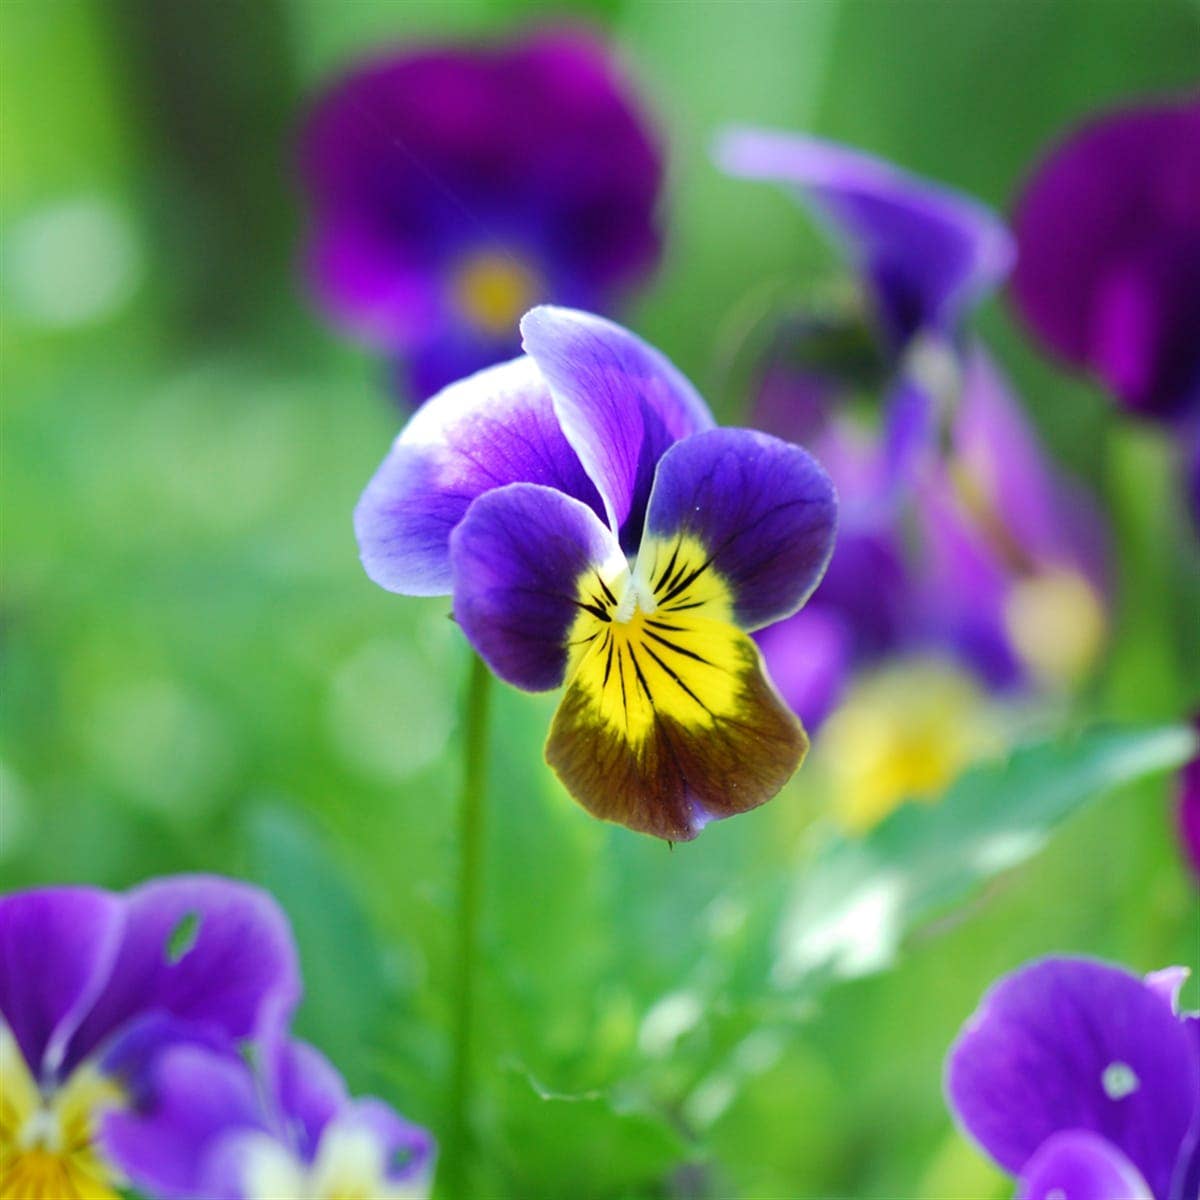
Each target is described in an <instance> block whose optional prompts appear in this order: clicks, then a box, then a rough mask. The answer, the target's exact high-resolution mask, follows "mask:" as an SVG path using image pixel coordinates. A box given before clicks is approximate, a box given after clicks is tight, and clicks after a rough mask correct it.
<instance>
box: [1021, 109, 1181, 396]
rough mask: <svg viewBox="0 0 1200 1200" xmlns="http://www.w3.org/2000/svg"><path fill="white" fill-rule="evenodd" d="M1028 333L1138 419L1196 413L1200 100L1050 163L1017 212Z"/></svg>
mask: <svg viewBox="0 0 1200 1200" xmlns="http://www.w3.org/2000/svg"><path fill="white" fill-rule="evenodd" d="M1016 230H1017V240H1018V245H1019V249H1020V255H1019V259H1018V262H1017V268H1016V272H1015V274H1014V278H1013V292H1014V296H1015V298H1016V302H1017V307H1018V308H1019V310H1020V311H1021V313H1022V315H1023V316H1024V317H1025V319H1026V321H1027V322H1028V323H1029V326H1030V328H1031V329H1032V330H1033V331H1034V333H1036V334H1037V335H1038V336H1039V337H1040V338H1041V339H1042V340H1043V341H1044V342H1045V344H1046V345H1047V346H1049V347H1050V348H1051V349H1052V350H1053V351H1055V352H1056V353H1057V354H1059V355H1060V356H1061V357H1062V358H1064V359H1065V360H1066V361H1067V362H1069V363H1072V364H1073V365H1075V366H1076V367H1079V368H1080V369H1083V370H1087V371H1090V372H1092V373H1094V374H1095V375H1096V376H1098V377H1099V378H1100V379H1101V380H1102V381H1103V383H1104V384H1105V386H1106V387H1107V388H1108V389H1109V390H1110V391H1111V392H1112V393H1113V395H1114V396H1116V397H1117V399H1119V400H1120V401H1121V402H1122V403H1123V404H1125V405H1126V406H1128V407H1129V408H1130V409H1131V410H1133V411H1135V412H1139V413H1143V414H1145V415H1147V416H1154V417H1171V416H1174V415H1177V414H1180V413H1182V412H1184V411H1186V410H1187V409H1189V408H1194V407H1195V406H1196V405H1198V404H1200V96H1194V97H1191V98H1188V99H1186V100H1182V101H1179V102H1176V103H1159V104H1155V105H1149V106H1143V107H1137V108H1126V109H1121V110H1118V111H1115V112H1111V113H1108V114H1106V115H1104V116H1101V117H1098V118H1096V119H1094V120H1092V121H1090V122H1088V123H1087V124H1085V125H1084V126H1083V127H1082V128H1080V129H1078V130H1076V131H1075V132H1073V133H1072V134H1070V135H1069V136H1068V137H1066V138H1065V139H1064V140H1063V141H1061V142H1060V143H1058V144H1057V145H1056V146H1054V147H1053V149H1052V150H1051V151H1050V153H1049V155H1048V156H1047V157H1046V159H1045V160H1044V161H1043V162H1042V163H1041V165H1040V166H1039V167H1038V168H1037V170H1036V171H1035V172H1034V174H1033V176H1032V178H1031V179H1030V181H1029V183H1028V184H1027V186H1026V189H1025V192H1024V194H1023V196H1022V197H1021V199H1020V201H1019V203H1018V205H1017V215H1016Z"/></svg>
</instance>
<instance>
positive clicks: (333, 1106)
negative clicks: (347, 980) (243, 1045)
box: [103, 1034, 434, 1200]
mask: <svg viewBox="0 0 1200 1200" xmlns="http://www.w3.org/2000/svg"><path fill="white" fill-rule="evenodd" d="M255 1063H256V1065H255V1066H252V1065H251V1063H250V1062H248V1061H247V1059H246V1058H245V1057H244V1056H239V1055H236V1054H231V1053H229V1052H228V1050H222V1049H218V1048H214V1047H212V1046H206V1045H199V1044H187V1043H185V1042H180V1043H176V1044H173V1045H170V1046H168V1047H167V1048H166V1049H165V1050H163V1051H161V1052H160V1053H158V1054H157V1055H156V1056H155V1057H154V1059H153V1061H152V1063H151V1066H150V1069H149V1070H148V1071H146V1072H145V1078H144V1082H143V1086H142V1096H141V1098H140V1102H139V1103H138V1104H137V1105H134V1106H130V1107H128V1108H126V1109H124V1110H121V1111H118V1112H114V1113H110V1114H109V1115H108V1116H107V1117H106V1118H105V1121H104V1130H103V1136H104V1143H105V1145H106V1147H107V1148H108V1151H109V1153H110V1154H111V1155H112V1156H113V1158H114V1159H115V1160H116V1162H118V1163H119V1164H120V1165H121V1167H122V1168H123V1170H124V1172H125V1174H126V1175H127V1176H128V1178H129V1179H130V1180H132V1182H133V1183H134V1184H135V1185H136V1186H137V1187H139V1188H140V1189H142V1190H143V1191H145V1192H147V1193H148V1194H151V1195H153V1196H155V1197H158V1198H159V1200H284V1198H285V1197H286V1200H423V1198H424V1197H426V1196H428V1195H429V1187H430V1182H431V1178H432V1173H433V1157H434V1147H433V1140H432V1138H431V1137H430V1135H429V1134H428V1133H427V1132H426V1131H425V1130H424V1129H422V1128H420V1127H419V1126H416V1125H413V1124H411V1123H410V1122H408V1121H406V1120H404V1119H403V1118H402V1117H400V1116H399V1115H398V1114H397V1113H396V1112H395V1111H394V1110H393V1109H392V1108H391V1107H389V1106H388V1105H387V1104H385V1103H384V1102H383V1101H381V1100H376V1099H371V1098H367V1099H351V1098H350V1097H349V1095H348V1094H347V1092H346V1086H345V1084H344V1083H343V1081H342V1079H341V1077H340V1076H339V1075H338V1073H337V1071H336V1070H335V1069H334V1068H333V1067H332V1066H331V1065H330V1063H329V1062H328V1061H327V1060H326V1059H325V1058H324V1057H323V1056H322V1055H321V1054H319V1053H318V1052H317V1051H316V1050H314V1049H313V1048H312V1047H311V1046H309V1045H306V1044H305V1043H303V1042H296V1041H291V1040H289V1039H287V1038H284V1037H281V1036H279V1035H277V1034H276V1035H271V1036H267V1037H266V1038H265V1039H264V1040H263V1042H262V1043H261V1045H260V1046H259V1047H258V1054H257V1055H256V1056H255Z"/></svg>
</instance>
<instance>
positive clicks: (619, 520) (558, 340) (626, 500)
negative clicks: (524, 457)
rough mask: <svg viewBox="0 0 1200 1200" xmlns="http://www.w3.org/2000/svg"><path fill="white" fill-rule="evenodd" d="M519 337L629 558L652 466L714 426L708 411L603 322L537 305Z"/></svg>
mask: <svg viewBox="0 0 1200 1200" xmlns="http://www.w3.org/2000/svg"><path fill="white" fill-rule="evenodd" d="M521 334H522V337H523V338H524V345H525V349H526V351H527V352H528V353H529V355H530V356H531V357H532V358H533V360H534V361H535V362H536V363H537V366H538V369H539V370H540V371H541V373H542V377H543V378H544V379H545V381H546V383H547V384H548V385H549V388H550V392H551V395H553V397H554V407H555V410H556V412H557V413H558V419H559V421H560V423H561V425H562V429H563V432H564V433H565V434H566V437H567V440H568V441H569V442H570V443H571V445H572V446H574V447H575V451H576V453H577V454H578V455H579V459H580V461H581V462H582V463H583V465H584V468H585V469H586V470H587V473H588V475H589V476H590V478H591V479H592V480H593V482H594V483H595V485H596V487H597V489H598V490H599V492H600V494H601V496H603V497H604V506H605V510H606V512H607V514H608V520H609V524H610V525H611V526H612V528H613V529H614V531H619V532H620V538H621V544H622V546H623V547H624V548H625V549H626V551H632V550H633V549H634V548H635V547H636V546H637V543H638V541H639V540H640V537H641V531H642V521H643V518H644V515H645V510H646V503H647V501H648V500H649V498H650V488H651V485H652V484H653V482H654V469H655V467H656V466H657V465H658V460H659V459H660V458H661V457H662V456H663V454H664V453H665V451H666V450H667V448H668V447H669V446H671V445H672V444H673V443H674V442H676V441H678V440H679V439H680V438H685V437H687V436H689V435H690V434H693V433H696V432H698V431H700V430H703V429H708V428H710V427H711V426H712V424H713V419H712V414H711V413H710V412H709V411H708V407H707V405H706V404H705V403H704V401H703V400H702V399H701V398H700V396H699V394H698V393H697V392H696V390H695V388H693V387H692V385H691V384H690V383H689V382H688V381H687V380H686V379H685V378H684V377H683V375H681V374H680V373H679V371H677V370H676V369H675V367H674V366H672V365H671V363H670V362H669V361H668V360H667V359H666V358H665V357H664V356H663V355H662V354H660V353H659V352H658V351H657V350H655V349H654V348H653V347H652V346H648V345H647V344H646V343H645V342H643V341H642V340H641V339H640V338H638V337H636V336H635V335H634V334H632V333H630V332H629V331H628V330H627V329H623V328H621V326H619V325H615V324H613V322H611V321H606V320H604V319H603V318H602V317H596V316H592V315H591V314H589V313H583V312H576V311H574V310H571V309H565V308H551V307H548V306H542V307H539V308H535V309H533V310H532V311H531V312H528V313H526V314H525V317H524V318H523V319H522V321H521Z"/></svg>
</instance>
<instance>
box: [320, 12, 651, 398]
mask: <svg viewBox="0 0 1200 1200" xmlns="http://www.w3.org/2000/svg"><path fill="white" fill-rule="evenodd" d="M301 175H302V179H303V183H304V187H305V190H306V192H307V194H308V199H309V202H310V208H311V234H310V240H309V248H308V268H309V275H310V279H311V283H312V287H313V290H314V293H315V295H316V297H317V299H318V301H319V302H320V304H321V306H322V307H323V308H324V309H325V311H326V312H327V313H328V314H329V316H330V317H331V318H332V319H333V320H334V321H336V322H337V323H338V324H340V325H342V326H344V327H345V328H347V329H349V330H350V331H351V332H353V333H354V334H356V335H357V336H359V337H360V338H362V339H364V340H366V341H367V342H369V343H371V344H373V345H375V346H377V347H379V348H380V349H382V350H383V351H385V352H386V353H388V354H390V355H393V356H394V357H395V358H396V360H397V364H398V371H399V373H400V375H401V376H402V378H403V380H404V382H405V383H406V385H407V388H408V391H409V394H410V396H411V398H412V399H413V400H414V401H421V400H424V399H425V398H426V397H428V396H430V395H432V394H433V393H434V392H435V391H437V390H438V389H440V388H441V387H443V386H444V385H446V384H448V383H450V382H452V381H453V380H455V379H459V378H461V377H462V376H464V375H468V374H470V373H471V372H473V371H476V370H478V369H480V368H482V367H485V366H489V365H491V364H493V363H496V362H500V361H502V360H504V359H507V358H511V357H513V355H515V354H516V353H517V352H518V350H519V336H518V332H517V320H518V318H519V317H520V316H521V314H522V313H523V312H525V311H526V309H528V308H531V307H532V306H533V305H534V304H536V303H539V302H543V301H554V302H557V303H562V304H570V305H575V306H579V307H585V308H590V309H595V310H599V311H607V310H609V309H611V308H612V307H613V306H614V305H615V304H616V303H617V301H618V300H620V299H621V297H622V296H623V295H624V294H625V293H627V292H628V291H629V290H630V289H632V288H633V287H635V286H636V285H637V284H638V283H639V282H640V281H641V280H642V279H644V277H645V276H646V275H647V274H648V273H649V272H650V271H651V270H652V269H653V267H654V266H655V264H656V263H657V261H658V256H659V251H660V235H659V231H658V228H657V225H656V222H655V207H656V204H657V200H658V194H659V190H660V186H661V183H662V176H663V170H662V157H661V151H660V149H659V146H658V143H657V138H656V136H655V134H654V132H653V131H652V130H651V128H650V127H649V126H648V123H647V120H646V118H645V115H644V114H643V113H642V111H641V110H640V106H639V103H638V101H637V99H636V96H635V95H634V94H633V92H632V91H631V89H630V88H629V87H628V86H627V85H626V82H625V80H624V79H623V78H622V73H621V71H620V69H619V67H618V65H617V63H616V62H615V61H614V58H613V56H612V55H611V54H610V52H609V50H608V48H607V47H606V46H605V45H604V44H603V43H602V42H600V41H599V40H598V39H597V38H595V37H593V36H592V35H590V34H588V33H585V32H583V31H581V30H573V31H559V32H544V33H539V34H535V35H533V36H531V37H528V38H525V39H523V40H520V41H517V42H514V43H513V44H512V45H510V46H505V47H484V46H467V45H463V46H456V47H441V48H431V49H423V50H415V51H405V52H400V53H396V54H393V55H391V56H390V57H386V58H382V59H379V60H377V61H375V62H371V63H367V64H366V65H363V66H361V67H359V68H357V69H356V70H354V71H352V72H351V73H350V74H348V75H347V76H345V77H344V78H342V79H340V80H339V81H337V82H336V83H335V84H334V85H333V86H332V87H331V88H330V89H329V90H328V91H327V92H325V93H324V94H323V95H322V96H321V97H320V98H319V99H318V100H317V102H316V104H315V105H314V107H313V109H312V112H311V113H310V115H309V117H308V120H307V122H306V124H305V127H304V129H303V131H302V137H301Z"/></svg>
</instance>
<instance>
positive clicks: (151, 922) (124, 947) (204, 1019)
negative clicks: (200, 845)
mask: <svg viewBox="0 0 1200 1200" xmlns="http://www.w3.org/2000/svg"><path fill="white" fill-rule="evenodd" d="M299 995H300V979H299V973H298V968H297V963H296V949H295V945H294V944H293V942H292V933H291V929H290V928H289V926H288V922H287V918H286V917H285V916H284V914H283V912H282V911H281V910H280V908H279V906H278V905H277V904H276V903H275V901H274V900H273V899H272V898H271V897H270V896H269V895H268V894H267V893H266V892H264V891H262V890H260V889H259V888H256V887H252V886H250V885H249V884H245V883H239V882H236V881H234V880H231V879H222V878H219V877H217V876H205V875H192V876H187V875H183V876H175V877H173V878H169V879H158V880H153V881H151V882H150V883H146V884H143V885H142V886H141V887H138V888H135V889H134V890H133V891H131V892H130V893H128V895H127V897H126V922H125V930H124V937H123V940H122V942H121V946H120V950H119V952H118V955H117V958H116V961H115V963H114V965H113V969H112V974H111V977H110V979H109V981H108V985H107V987H106V988H105V989H104V991H103V992H102V993H101V994H100V996H99V997H98V998H97V1000H96V1002H95V1004H94V1005H93V1006H92V1008H91V1011H90V1012H89V1014H88V1016H87V1019H86V1020H85V1021H84V1022H83V1023H82V1025H81V1026H80V1027H79V1030H78V1032H77V1033H76V1034H75V1036H74V1037H73V1038H72V1039H71V1044H70V1053H69V1055H68V1059H67V1065H68V1066H70V1065H74V1064H75V1063H77V1062H79V1061H80V1059H82V1058H84V1057H85V1056H86V1055H88V1054H89V1053H91V1051H92V1050H93V1049H95V1048H96V1047H97V1046H99V1045H100V1044H101V1043H102V1042H104V1041H105V1040H106V1039H107V1038H108V1037H109V1036H110V1035H112V1034H113V1033H115V1032H117V1031H118V1030H119V1029H120V1028H121V1027H122V1026H123V1025H124V1024H125V1023H126V1022H128V1021H130V1020H132V1019H133V1018H135V1017H140V1016H142V1015H144V1014H150V1013H162V1014H165V1015H168V1016H172V1017H176V1018H178V1019H180V1020H183V1021H192V1022H196V1023H198V1024H200V1025H202V1026H205V1027H208V1028H210V1029H212V1030H215V1031H219V1032H221V1033H224V1034H225V1035H226V1036H227V1037H230V1038H234V1039H238V1038H245V1037H249V1036H251V1034H253V1033H255V1032H257V1031H258V1030H259V1028H260V1027H261V1025H262V1023H263V1022H264V1020H265V1019H266V1018H267V1017H268V1015H270V1016H275V1017H278V1016H283V1015H286V1013H287V1011H289V1010H290V1009H291V1008H292V1007H293V1006H294V1004H295V1002H296V1001H297V999H298V998H299Z"/></svg>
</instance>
